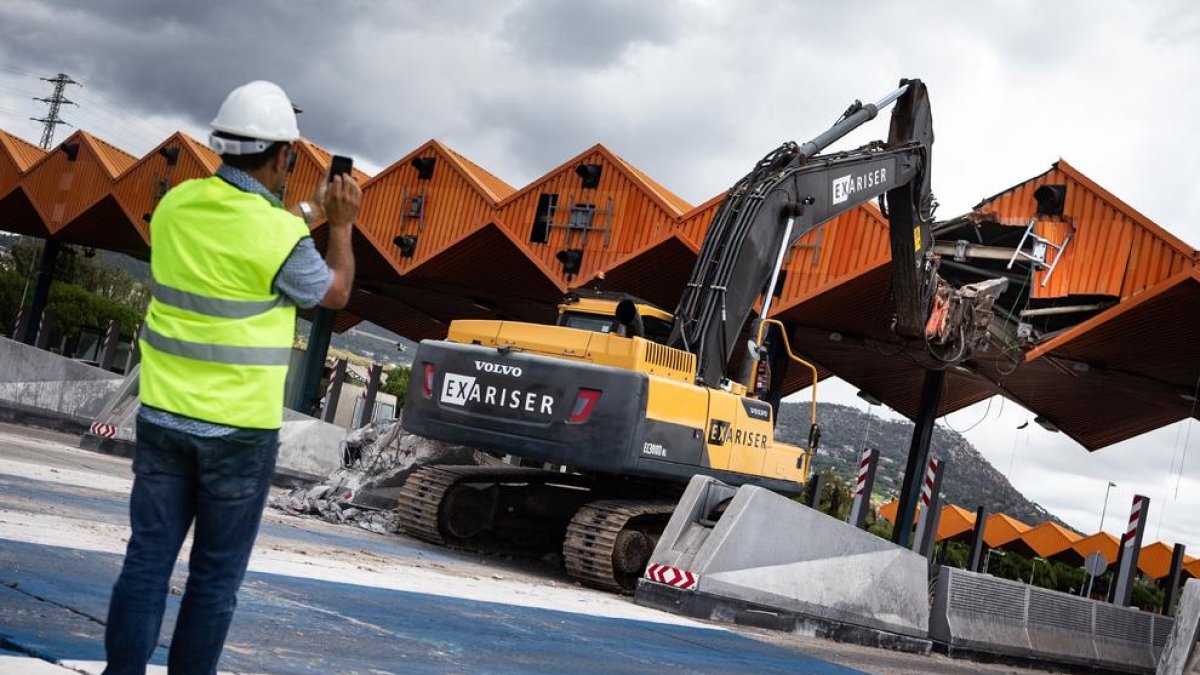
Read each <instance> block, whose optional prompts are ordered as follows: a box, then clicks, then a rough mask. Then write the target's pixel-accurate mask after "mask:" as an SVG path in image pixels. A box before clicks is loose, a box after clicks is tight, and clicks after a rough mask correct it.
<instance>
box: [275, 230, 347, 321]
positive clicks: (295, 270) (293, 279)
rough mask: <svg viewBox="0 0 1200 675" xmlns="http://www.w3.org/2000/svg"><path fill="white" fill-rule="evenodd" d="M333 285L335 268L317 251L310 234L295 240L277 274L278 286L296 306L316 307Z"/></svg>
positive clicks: (276, 281) (276, 283)
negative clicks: (297, 240) (293, 247)
mask: <svg viewBox="0 0 1200 675" xmlns="http://www.w3.org/2000/svg"><path fill="white" fill-rule="evenodd" d="M331 286H333V272H332V271H331V270H330V269H329V266H328V265H326V264H325V260H324V259H323V258H321V254H320V253H317V247H316V245H315V244H313V240H312V238H311V237H305V238H304V239H301V240H300V243H298V244H296V248H295V249H293V250H292V254H291V255H289V256H288V258H287V260H285V261H284V263H283V267H281V268H280V269H279V274H278V275H277V276H276V277H275V290H277V291H279V292H280V293H282V294H284V295H286V296H287V297H288V298H289V299H290V300H291V301H292V302H294V303H296V306H297V307H302V308H304V309H308V308H309V307H314V306H316V304H317V303H318V302H320V301H321V298H323V297H325V294H326V293H328V292H329V288H330V287H331Z"/></svg>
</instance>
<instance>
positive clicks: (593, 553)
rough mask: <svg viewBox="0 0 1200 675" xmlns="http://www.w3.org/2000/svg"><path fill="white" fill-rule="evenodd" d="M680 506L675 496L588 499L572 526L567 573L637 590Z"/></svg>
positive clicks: (605, 586) (593, 582) (566, 541)
mask: <svg viewBox="0 0 1200 675" xmlns="http://www.w3.org/2000/svg"><path fill="white" fill-rule="evenodd" d="M674 509H675V504H674V502H663V501H658V500H644V499H608V500H601V501H595V502H590V503H588V504H587V505H585V506H584V507H583V508H581V509H579V511H577V512H576V513H575V516H574V517H573V518H572V519H571V524H570V525H568V526H567V536H566V538H565V539H564V540H563V548H562V551H563V562H564V563H565V564H566V567H567V573H568V574H570V575H571V576H572V577H574V578H575V579H578V580H579V581H581V582H583V583H585V584H587V585H589V586H594V587H596V588H600V589H604V590H609V591H616V592H618V593H629V592H631V591H632V590H633V588H634V586H635V585H636V584H637V580H638V578H639V577H641V576H642V573H643V570H644V569H645V567H646V562H647V561H648V560H649V558H650V554H651V553H653V552H654V547H655V545H657V544H658V538H659V536H660V535H661V534H662V531H663V528H664V527H665V526H666V523H667V520H668V519H669V518H670V517H671V512H672V511H673V510H674Z"/></svg>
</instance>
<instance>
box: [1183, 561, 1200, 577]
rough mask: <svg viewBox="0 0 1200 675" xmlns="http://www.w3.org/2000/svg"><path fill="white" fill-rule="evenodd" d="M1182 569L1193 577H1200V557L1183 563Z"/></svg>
mask: <svg viewBox="0 0 1200 675" xmlns="http://www.w3.org/2000/svg"><path fill="white" fill-rule="evenodd" d="M1183 571H1184V572H1185V573H1187V575H1188V576H1190V577H1192V578H1193V579H1200V558H1197V559H1195V560H1192V561H1191V562H1188V563H1184V565H1183Z"/></svg>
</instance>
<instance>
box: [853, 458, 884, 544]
mask: <svg viewBox="0 0 1200 675" xmlns="http://www.w3.org/2000/svg"><path fill="white" fill-rule="evenodd" d="M878 468H879V451H878V450H874V449H872V448H863V451H862V454H861V455H859V457H858V478H857V479H856V480H855V485H854V503H853V504H852V505H851V507H850V517H849V518H848V519H847V520H846V522H848V523H850V524H851V525H853V526H855V527H857V528H858V529H860V530H865V529H867V512H868V511H870V510H871V508H870V506H871V491H872V490H874V489H875V470H876V469H878Z"/></svg>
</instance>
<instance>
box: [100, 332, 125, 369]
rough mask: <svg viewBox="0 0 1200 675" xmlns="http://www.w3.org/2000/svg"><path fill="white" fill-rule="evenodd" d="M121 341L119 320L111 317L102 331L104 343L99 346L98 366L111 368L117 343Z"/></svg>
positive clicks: (115, 355) (115, 358) (115, 354)
mask: <svg viewBox="0 0 1200 675" xmlns="http://www.w3.org/2000/svg"><path fill="white" fill-rule="evenodd" d="M120 342H121V320H120V319H113V320H112V321H109V322H108V330H107V331H106V332H105V333H104V344H103V345H101V347H100V367H101V368H102V369H104V370H112V367H113V362H114V361H116V360H117V345H118V344H120Z"/></svg>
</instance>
